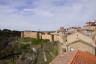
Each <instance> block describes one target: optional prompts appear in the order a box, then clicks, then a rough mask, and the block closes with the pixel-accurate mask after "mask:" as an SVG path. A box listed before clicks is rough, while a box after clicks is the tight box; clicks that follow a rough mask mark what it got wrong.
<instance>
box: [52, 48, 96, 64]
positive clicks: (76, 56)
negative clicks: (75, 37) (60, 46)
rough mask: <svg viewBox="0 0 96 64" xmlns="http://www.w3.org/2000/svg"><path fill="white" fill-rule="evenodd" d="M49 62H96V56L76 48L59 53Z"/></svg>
mask: <svg viewBox="0 0 96 64" xmlns="http://www.w3.org/2000/svg"><path fill="white" fill-rule="evenodd" d="M51 64H96V56H93V55H91V54H89V53H85V52H82V51H79V50H77V51H72V52H67V53H62V54H60V55H59V56H57V57H56V58H55V59H54V60H53V61H52V62H51Z"/></svg>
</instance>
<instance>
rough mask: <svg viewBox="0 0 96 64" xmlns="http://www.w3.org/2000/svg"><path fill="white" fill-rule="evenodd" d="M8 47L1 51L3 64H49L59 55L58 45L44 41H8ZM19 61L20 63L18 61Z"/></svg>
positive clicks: (24, 39) (0, 57) (22, 39)
mask: <svg viewBox="0 0 96 64" xmlns="http://www.w3.org/2000/svg"><path fill="white" fill-rule="evenodd" d="M8 40H9V41H8V42H7V45H6V47H5V48H4V49H3V50H2V51H3V52H2V51H0V63H1V64H15V63H18V62H23V63H22V64H49V62H51V60H52V59H53V58H54V57H55V56H56V55H57V54H58V45H57V44H56V43H54V42H49V41H48V40H43V39H32V38H14V39H12V40H11V39H8ZM18 60H19V61H18Z"/></svg>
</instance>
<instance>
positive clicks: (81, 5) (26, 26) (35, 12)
mask: <svg viewBox="0 0 96 64" xmlns="http://www.w3.org/2000/svg"><path fill="white" fill-rule="evenodd" d="M95 19H96V0H0V29H5V28H6V29H12V30H36V31H37V30H41V31H44V30H48V31H49V30H57V29H58V28H59V27H60V26H63V27H65V28H67V27H72V26H83V25H84V24H85V23H86V22H88V21H91V20H95Z"/></svg>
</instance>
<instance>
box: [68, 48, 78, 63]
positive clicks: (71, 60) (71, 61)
mask: <svg viewBox="0 0 96 64" xmlns="http://www.w3.org/2000/svg"><path fill="white" fill-rule="evenodd" d="M73 52H74V56H73V57H72V58H71V59H70V62H68V64H73V63H74V61H75V60H76V58H77V57H78V54H79V50H75V51H73Z"/></svg>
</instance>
